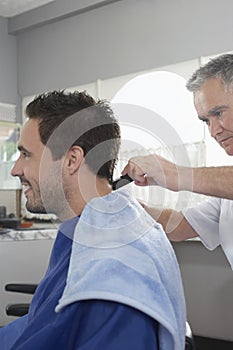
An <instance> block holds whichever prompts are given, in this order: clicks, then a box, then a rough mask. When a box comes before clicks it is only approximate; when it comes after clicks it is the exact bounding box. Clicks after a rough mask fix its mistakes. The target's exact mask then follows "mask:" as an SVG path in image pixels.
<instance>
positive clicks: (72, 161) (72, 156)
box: [66, 146, 84, 175]
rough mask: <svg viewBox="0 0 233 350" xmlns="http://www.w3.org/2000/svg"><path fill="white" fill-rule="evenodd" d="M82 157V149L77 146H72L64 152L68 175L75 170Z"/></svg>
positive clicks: (77, 168) (79, 164) (78, 166)
mask: <svg viewBox="0 0 233 350" xmlns="http://www.w3.org/2000/svg"><path fill="white" fill-rule="evenodd" d="M83 159H84V152H83V149H82V148H81V147H79V146H72V147H71V148H70V149H69V151H68V152H67V154H66V165H67V169H68V171H69V173H70V175H73V174H74V173H75V172H77V171H78V170H79V168H80V166H81V163H82V161H83Z"/></svg>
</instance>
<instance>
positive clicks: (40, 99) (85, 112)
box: [26, 90, 120, 183]
mask: <svg viewBox="0 0 233 350" xmlns="http://www.w3.org/2000/svg"><path fill="white" fill-rule="evenodd" d="M26 115H27V116H28V118H29V119H38V120H39V134H40V138H41V141H42V143H43V144H44V145H46V146H48V147H49V148H50V150H51V153H52V156H53V159H60V158H61V157H62V156H63V155H65V153H66V152H67V151H68V150H69V148H70V147H71V146H73V145H77V146H80V147H81V148H82V149H83V151H84V156H85V161H86V163H87V165H88V167H89V168H90V170H91V171H92V172H93V173H95V174H96V175H97V176H99V177H102V178H106V179H108V181H109V182H110V183H111V182H112V177H113V170H114V168H115V165H116V161H117V157H118V151H119V147H120V127H119V124H118V122H117V120H116V119H115V117H114V114H113V111H112V109H111V108H110V106H109V104H108V103H107V102H106V101H103V100H98V101H95V99H94V98H93V97H91V96H90V95H89V94H88V93H87V92H86V91H82V92H79V91H75V92H65V91H64V90H59V91H52V92H47V93H43V94H41V95H39V96H37V97H35V99H34V100H33V101H32V102H30V103H29V104H28V105H27V107H26ZM59 129H60V132H57V130H59ZM51 139H52V142H51ZM100 146H101V147H100ZM95 149H96V150H98V151H97V152H94V151H93V150H95Z"/></svg>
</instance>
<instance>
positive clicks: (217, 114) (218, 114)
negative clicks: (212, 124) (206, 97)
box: [215, 111, 223, 117]
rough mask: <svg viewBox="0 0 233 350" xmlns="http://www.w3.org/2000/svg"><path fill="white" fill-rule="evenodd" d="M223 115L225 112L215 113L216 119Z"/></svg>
mask: <svg viewBox="0 0 233 350" xmlns="http://www.w3.org/2000/svg"><path fill="white" fill-rule="evenodd" d="M222 114H223V111H218V112H216V113H215V116H216V117H221V115H222Z"/></svg>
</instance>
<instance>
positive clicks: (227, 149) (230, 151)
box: [224, 146, 233, 156]
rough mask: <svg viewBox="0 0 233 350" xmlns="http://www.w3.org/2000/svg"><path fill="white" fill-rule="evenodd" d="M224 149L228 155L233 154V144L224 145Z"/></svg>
mask: <svg viewBox="0 0 233 350" xmlns="http://www.w3.org/2000/svg"><path fill="white" fill-rule="evenodd" d="M224 151H225V152H226V154H228V156H233V146H230V147H224Z"/></svg>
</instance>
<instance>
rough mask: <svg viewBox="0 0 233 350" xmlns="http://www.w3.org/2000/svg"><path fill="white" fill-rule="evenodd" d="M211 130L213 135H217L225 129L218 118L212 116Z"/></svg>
mask: <svg viewBox="0 0 233 350" xmlns="http://www.w3.org/2000/svg"><path fill="white" fill-rule="evenodd" d="M209 131H210V135H211V136H212V137H214V138H215V137H216V135H217V134H219V133H221V132H222V131H223V127H222V124H221V122H220V121H219V120H218V118H211V119H210V124H209Z"/></svg>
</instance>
